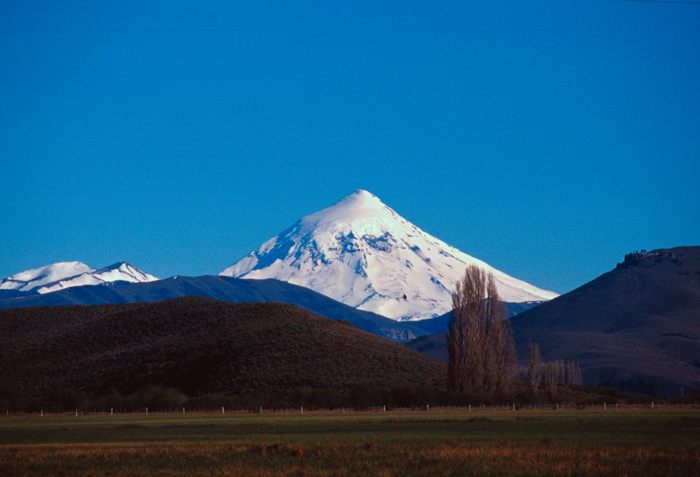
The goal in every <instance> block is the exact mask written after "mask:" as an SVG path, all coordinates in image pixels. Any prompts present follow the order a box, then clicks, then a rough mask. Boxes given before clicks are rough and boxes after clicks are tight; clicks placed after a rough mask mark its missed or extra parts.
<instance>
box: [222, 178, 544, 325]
mask: <svg viewBox="0 0 700 477" xmlns="http://www.w3.org/2000/svg"><path fill="white" fill-rule="evenodd" d="M470 264H476V265H478V266H479V267H482V268H484V269H486V271H488V272H492V273H493V275H494V278H495V279H496V283H497V286H498V293H499V294H500V296H501V299H502V300H504V301H507V302H532V301H545V300H550V299H552V298H555V297H556V296H557V294H556V293H554V292H550V291H546V290H541V289H539V288H537V287H535V286H533V285H530V284H528V283H525V282H523V281H521V280H518V279H515V278H513V277H510V276H508V275H506V274H505V273H503V272H500V271H498V270H496V269H494V268H493V267H491V266H489V265H487V264H486V263H484V262H482V261H480V260H477V259H475V258H473V257H470V256H469V255H467V254H465V253H463V252H460V251H459V250H457V249H456V248H454V247H451V246H450V245H448V244H446V243H445V242H443V241H441V240H439V239H437V238H435V237H433V236H432V235H429V234H427V233H425V232H423V231H422V230H420V229H419V228H418V227H416V226H415V225H413V224H411V223H410V222H408V221H407V220H406V219H404V218H403V217H401V216H399V215H398V214H397V213H396V212H394V211H393V210H392V209H390V208H389V207H387V206H386V205H384V203H382V201H381V200H379V198H377V197H376V196H374V195H372V194H370V193H369V192H367V191H364V190H358V191H356V192H354V193H353V194H351V195H349V196H347V197H345V198H344V199H343V200H341V201H340V202H338V203H337V204H335V205H334V206H332V207H329V208H327V209H324V210H321V211H320V212H316V213H315V214H311V215H308V216H306V217H304V218H302V219H300V220H299V221H297V222H296V223H295V224H294V225H292V226H291V227H290V228H288V229H287V230H285V231H284V232H282V233H281V234H279V235H278V236H277V237H274V238H272V239H270V240H268V241H267V242H265V243H264V244H262V245H261V246H260V248H258V249H257V250H255V251H253V252H252V253H250V254H249V255H247V256H246V257H244V258H242V259H241V260H239V261H238V262H237V263H235V264H234V265H233V266H231V267H229V268H227V269H226V270H224V271H223V272H221V274H220V275H223V276H228V277H237V278H250V279H263V278H275V279H277V280H282V281H285V282H289V283H292V284H295V285H300V286H303V287H307V288H310V289H312V290H314V291H317V292H319V293H322V294H324V295H326V296H328V297H330V298H333V299H335V300H338V301H340V302H342V303H345V304H347V305H350V306H352V307H355V308H358V309H360V310H366V311H371V312H374V313H378V314H380V315H384V316H386V317H388V318H392V319H395V320H422V319H427V318H433V317H436V316H440V315H442V314H444V313H446V312H447V311H449V310H450V309H451V307H452V301H451V300H452V290H453V288H454V284H455V282H456V281H457V280H458V279H460V278H461V277H462V275H463V274H464V270H465V269H466V267H467V265H470Z"/></svg>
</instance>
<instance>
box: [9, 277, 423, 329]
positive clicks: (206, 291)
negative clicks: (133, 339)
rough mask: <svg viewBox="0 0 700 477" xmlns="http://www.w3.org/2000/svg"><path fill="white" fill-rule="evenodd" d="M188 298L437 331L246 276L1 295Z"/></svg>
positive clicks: (89, 301)
mask: <svg viewBox="0 0 700 477" xmlns="http://www.w3.org/2000/svg"><path fill="white" fill-rule="evenodd" d="M184 296H200V297H207V298H214V299H217V300H224V301H229V302H234V303H241V302H250V303H254V302H273V301H274V302H280V303H290V304H294V305H298V306H301V307H302V308H306V309H307V310H310V311H312V312H314V313H318V314H319V315H323V316H325V317H328V318H332V319H334V320H346V321H349V322H350V323H352V324H354V325H355V326H357V327H358V328H361V329H363V330H365V331H369V332H370V333H374V334H376V335H379V336H383V337H385V338H388V339H391V340H394V341H405V340H409V339H412V338H415V337H417V336H422V335H426V334H430V333H433V332H434V331H431V330H426V329H424V328H423V325H422V324H421V323H420V322H417V323H399V322H396V321H394V320H390V319H389V318H385V317H383V316H379V315H377V314H374V313H371V312H368V311H362V310H357V309H355V308H352V307H350V306H348V305H344V304H342V303H340V302H337V301H335V300H333V299H331V298H328V297H326V296H324V295H321V294H320V293H317V292H315V291H313V290H309V289H308V288H304V287H301V286H297V285H292V284H291V283H285V282H282V281H279V280H272V279H269V280H241V279H237V278H230V277H223V276H202V277H181V276H178V277H171V278H168V279H165V280H158V281H153V282H147V283H127V282H123V281H120V282H114V283H109V284H104V285H95V286H82V287H74V288H68V289H65V290H60V291H56V292H53V293H47V294H44V295H34V296H25V297H14V298H9V297H6V298H5V299H1V298H2V296H1V295H0V309H1V308H18V307H39V306H59V305H106V304H120V303H136V302H154V301H162V300H167V299H171V298H178V297H184ZM426 325H429V323H426Z"/></svg>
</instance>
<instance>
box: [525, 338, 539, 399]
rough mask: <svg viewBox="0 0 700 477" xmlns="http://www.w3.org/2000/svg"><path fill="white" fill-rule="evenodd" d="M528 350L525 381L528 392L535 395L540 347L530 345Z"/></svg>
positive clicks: (533, 344) (537, 382)
mask: <svg viewBox="0 0 700 477" xmlns="http://www.w3.org/2000/svg"><path fill="white" fill-rule="evenodd" d="M528 348H529V349H528V351H529V356H528V358H529V360H528V361H529V363H528V364H529V366H528V370H527V380H528V383H529V384H530V391H532V394H537V386H538V385H539V383H540V372H541V370H540V364H541V363H542V356H541V355H540V345H539V344H537V343H530V344H529V345H528Z"/></svg>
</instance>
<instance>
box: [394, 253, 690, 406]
mask: <svg viewBox="0 0 700 477" xmlns="http://www.w3.org/2000/svg"><path fill="white" fill-rule="evenodd" d="M511 322H512V324H513V334H514V338H515V344H516V348H517V351H518V357H519V358H520V364H523V365H524V364H527V353H528V343H530V342H532V343H539V345H540V351H541V353H542V359H543V360H545V361H552V360H566V361H574V362H576V363H578V364H579V365H580V366H581V371H582V374H583V380H584V384H587V385H597V386H610V387H615V388H618V389H620V390H622V391H627V392H637V393H644V394H649V395H663V396H667V397H675V396H678V395H680V394H682V393H686V394H687V393H688V391H689V390H690V389H691V388H692V387H694V386H698V385H700V247H679V248H674V249H662V250H655V251H652V252H648V253H646V252H644V253H634V254H629V255H627V256H626V257H625V261H624V262H623V263H620V264H618V265H617V267H616V268H615V269H614V270H612V271H610V272H608V273H606V274H604V275H601V276H600V277H598V278H596V279H595V280H593V281H591V282H589V283H587V284H586V285H583V286H582V287H579V288H577V289H576V290H573V291H571V292H569V293H567V294H565V295H562V296H560V297H558V298H555V299H554V300H551V301H548V302H546V303H542V304H541V305H539V306H537V307H535V308H532V309H530V310H526V311H523V312H522V313H520V314H518V315H516V316H513V317H511ZM406 345H407V346H409V347H410V348H411V349H414V350H417V351H420V352H423V353H425V354H427V355H429V356H433V357H435V358H438V359H443V360H447V349H446V337H445V334H444V333H439V334H435V335H432V336H423V337H419V338H417V339H415V340H412V341H410V342H408V343H406Z"/></svg>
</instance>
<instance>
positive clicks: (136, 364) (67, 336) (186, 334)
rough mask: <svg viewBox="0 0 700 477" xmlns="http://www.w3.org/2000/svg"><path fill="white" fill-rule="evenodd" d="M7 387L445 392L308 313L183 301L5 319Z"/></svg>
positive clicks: (393, 352) (404, 354) (352, 333)
mask: <svg viewBox="0 0 700 477" xmlns="http://www.w3.org/2000/svg"><path fill="white" fill-rule="evenodd" d="M0 350H2V352H1V353H0V387H2V386H9V387H12V388H15V389H18V390H20V391H22V392H24V393H27V394H29V395H35V396H36V395H46V394H48V393H51V392H53V391H56V390H58V389H61V388H65V387H69V388H73V389H79V390H82V391H86V392H94V393H98V394H104V393H107V392H112V391H116V392H119V393H123V394H127V393H130V392H133V391H134V390H135V389H138V388H139V387H142V386H144V385H147V384H158V385H164V386H173V387H177V388H180V389H181V390H182V391H184V392H186V393H187V394H190V395H196V394H200V393H235V394H243V393H249V392H253V391H255V390H265V391H272V392H276V391H290V390H293V389H302V388H307V389H309V388H311V389H313V388H315V389H334V390H338V391H347V390H349V389H351V388H353V387H355V386H358V385H374V386H380V387H384V388H385V387H389V386H392V385H399V384H405V385H414V386H418V385H428V384H432V385H436V386H444V385H445V379H446V372H447V370H446V366H445V365H444V363H441V362H439V361H437V360H433V359H432V358H429V357H427V356H423V355H421V354H419V353H416V352H414V351H412V350H409V349H408V348H406V347H404V346H401V345H399V344H396V343H392V342H390V341H388V340H385V339H383V338H380V337H378V336H375V335H373V334H370V333H367V332H364V331H362V330H359V329H357V328H356V327H354V326H352V325H350V324H349V323H346V322H342V321H334V320H329V319H327V318H324V317H322V316H319V315H316V314H314V313H311V312H309V311H307V310H304V309H302V308H299V307H296V306H293V305H287V304H281V303H227V302H223V301H219V300H212V299H208V298H200V297H184V298H178V299H174V300H166V301H163V302H158V303H132V304H122V305H101V306H90V307H86V306H67V307H48V308H18V309H6V310H2V311H0Z"/></svg>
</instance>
